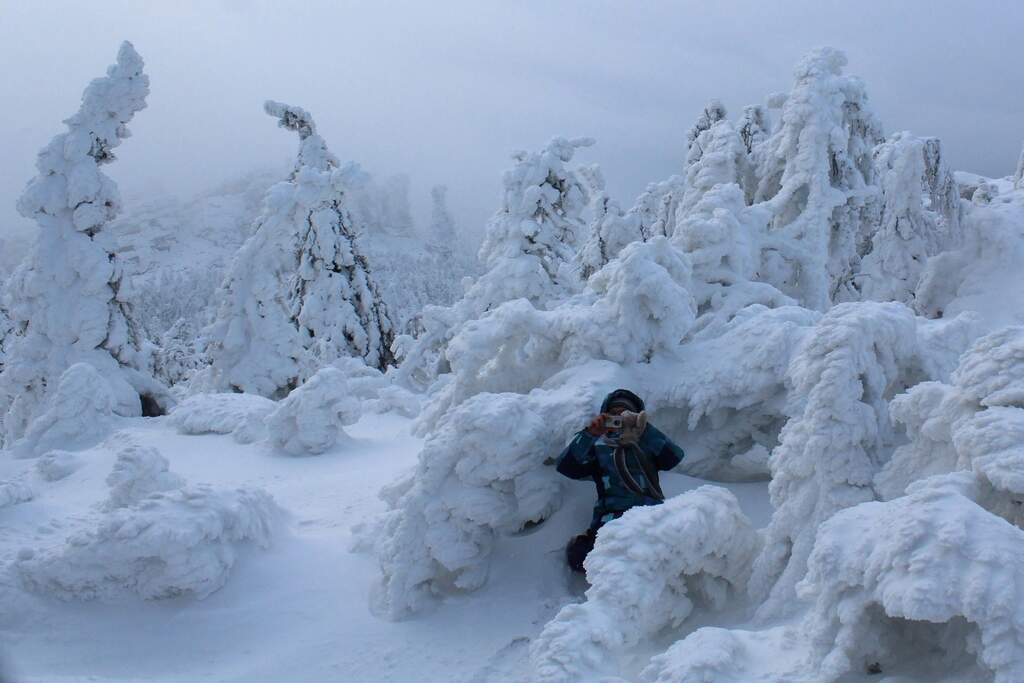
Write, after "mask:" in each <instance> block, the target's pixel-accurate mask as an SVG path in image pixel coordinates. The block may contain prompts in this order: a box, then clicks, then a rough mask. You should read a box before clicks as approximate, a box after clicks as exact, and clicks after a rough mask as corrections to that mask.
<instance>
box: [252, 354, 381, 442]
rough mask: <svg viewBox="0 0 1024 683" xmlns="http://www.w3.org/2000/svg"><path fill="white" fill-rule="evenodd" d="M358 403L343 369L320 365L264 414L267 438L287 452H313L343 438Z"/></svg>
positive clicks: (359, 410)
mask: <svg viewBox="0 0 1024 683" xmlns="http://www.w3.org/2000/svg"><path fill="white" fill-rule="evenodd" d="M361 414H362V406H361V405H360V402H359V400H358V399H357V398H355V397H354V396H353V395H352V394H351V392H350V391H349V386H348V382H347V378H346V375H345V373H344V372H342V371H341V370H340V369H338V368H336V367H326V368H323V369H321V370H319V371H317V373H316V374H315V375H313V376H312V377H311V378H310V379H309V381H307V382H306V383H305V384H303V385H302V386H301V387H299V388H298V389H296V390H295V391H293V392H292V393H290V394H289V395H288V398H286V399H284V400H283V401H281V402H280V403H279V404H278V406H277V408H276V409H275V410H274V412H272V413H270V415H268V416H267V430H268V431H269V434H270V442H271V443H272V444H273V445H274V446H275V447H277V448H280V449H281V450H283V451H285V452H286V453H289V454H291V455H317V454H320V453H323V452H324V451H327V450H329V449H330V448H332V447H334V445H335V444H336V443H338V441H339V440H340V439H345V438H347V435H346V434H345V430H344V429H343V427H345V426H346V425H350V424H353V423H355V422H356V421H357V420H358V419H359V416H360V415H361Z"/></svg>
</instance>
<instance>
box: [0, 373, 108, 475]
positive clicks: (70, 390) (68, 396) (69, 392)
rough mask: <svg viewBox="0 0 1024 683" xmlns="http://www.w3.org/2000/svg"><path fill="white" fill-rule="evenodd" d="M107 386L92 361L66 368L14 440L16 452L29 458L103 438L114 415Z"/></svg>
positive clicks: (92, 444)
mask: <svg viewBox="0 0 1024 683" xmlns="http://www.w3.org/2000/svg"><path fill="white" fill-rule="evenodd" d="M107 386H108V385H107V383H106V381H104V378H103V377H102V376H101V375H100V373H99V372H97V370H96V368H95V367H93V366H92V365H91V364H89V363H75V364H74V365H72V366H71V367H69V368H68V369H67V370H65V371H64V373H63V374H62V375H61V376H60V382H59V383H58V384H57V390H56V391H54V392H52V393H51V394H50V396H49V398H48V399H47V401H46V407H45V410H44V411H43V412H41V413H39V414H38V416H37V417H36V418H35V419H34V420H32V422H31V423H29V426H28V429H26V430H25V435H24V436H23V437H22V438H21V439H19V440H18V441H17V442H15V444H14V446H13V450H14V452H15V454H17V455H20V456H22V457H31V456H36V455H41V454H43V453H45V452H47V451H49V450H52V449H54V448H62V449H64V450H81V449H84V448H89V447H90V446H94V445H96V444H97V443H99V442H100V441H102V440H103V438H104V437H106V435H107V434H108V433H109V432H110V428H111V424H112V422H113V415H114V400H113V398H112V396H111V395H110V392H109V391H108V390H107Z"/></svg>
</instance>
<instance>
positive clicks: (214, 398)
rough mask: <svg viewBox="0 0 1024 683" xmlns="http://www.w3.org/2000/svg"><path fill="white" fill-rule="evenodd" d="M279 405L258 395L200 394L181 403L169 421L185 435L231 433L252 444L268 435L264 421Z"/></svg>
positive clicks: (240, 441)
mask: <svg viewBox="0 0 1024 683" xmlns="http://www.w3.org/2000/svg"><path fill="white" fill-rule="evenodd" d="M276 405H277V404H275V403H274V402H273V401H271V400H270V399H267V398H263V397H262V396H256V395H254V394H196V395H195V396H190V397H189V398H187V399H185V400H184V401H182V402H181V403H179V404H178V405H177V406H176V407H175V408H174V410H173V411H172V412H171V415H170V419H169V421H170V423H171V425H172V426H173V427H175V428H176V429H177V430H178V431H179V432H181V433H182V434H231V435H232V436H233V437H234V439H235V441H237V442H239V443H252V442H254V441H258V440H260V439H261V438H263V436H264V435H265V428H264V426H263V421H264V420H265V419H266V417H267V415H269V414H270V413H271V412H273V411H274V409H275V407H276Z"/></svg>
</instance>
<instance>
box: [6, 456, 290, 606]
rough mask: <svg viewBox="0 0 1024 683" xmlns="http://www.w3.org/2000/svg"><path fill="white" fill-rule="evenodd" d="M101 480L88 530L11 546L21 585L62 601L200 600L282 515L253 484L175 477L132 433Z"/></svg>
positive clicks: (262, 542) (265, 540) (263, 542)
mask: <svg viewBox="0 0 1024 683" xmlns="http://www.w3.org/2000/svg"><path fill="white" fill-rule="evenodd" d="M107 484H108V485H109V486H110V497H109V498H108V500H107V501H106V503H105V504H104V506H103V509H104V510H105V512H104V513H103V514H102V516H101V517H100V519H99V521H98V524H97V526H96V527H95V528H94V529H88V530H81V531H76V532H75V533H73V534H71V535H70V536H69V537H68V538H67V540H66V541H65V543H64V544H63V545H62V546H59V547H54V548H47V549H45V550H42V551H35V550H33V549H30V548H26V549H23V550H22V551H21V552H20V553H19V554H18V559H17V560H16V561H15V563H14V569H15V571H16V573H17V576H19V577H20V579H21V581H22V584H23V585H24V586H25V587H26V588H27V589H29V590H31V591H34V592H38V593H44V594H48V595H54V596H56V597H58V598H61V599H63V600H92V599H116V598H118V597H120V596H121V595H123V594H126V593H127V594H135V595H138V596H139V597H142V598H145V599H162V598H175V597H180V596H189V597H196V598H200V599H201V598H204V597H206V596H208V595H209V594H210V593H213V592H214V591H216V590H217V589H219V588H220V587H221V586H223V585H224V583H225V581H227V578H228V575H229V574H230V572H231V569H232V567H233V566H234V564H235V561H236V560H237V557H238V550H239V548H240V547H242V546H244V545H247V544H255V545H258V546H260V547H267V546H268V545H269V543H270V538H271V535H272V532H273V528H274V526H275V523H276V521H277V520H278V519H279V517H280V515H281V510H280V508H279V507H278V506H277V505H276V504H275V503H274V500H273V498H271V497H270V496H269V495H268V494H267V493H266V492H264V491H262V490H258V489H237V490H234V491H226V490H225V491H219V490H214V489H211V488H209V487H207V486H184V485H183V481H182V479H181V478H180V477H178V476H177V475H176V474H173V473H171V472H168V471H167V460H166V459H165V458H164V457H163V456H162V455H161V454H160V453H159V452H158V451H156V450H155V449H153V448H148V447H145V446H141V445H140V444H137V443H134V442H131V441H129V442H128V443H127V444H126V445H125V446H124V447H123V448H122V449H121V451H120V452H119V454H118V459H117V463H116V464H115V466H114V469H113V471H112V472H111V473H110V476H109V477H108V478H107Z"/></svg>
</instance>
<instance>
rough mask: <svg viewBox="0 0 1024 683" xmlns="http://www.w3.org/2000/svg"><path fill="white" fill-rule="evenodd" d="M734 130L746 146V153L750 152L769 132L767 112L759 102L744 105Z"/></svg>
mask: <svg viewBox="0 0 1024 683" xmlns="http://www.w3.org/2000/svg"><path fill="white" fill-rule="evenodd" d="M736 130H737V131H738V132H739V134H740V139H741V140H743V146H744V147H746V148H747V154H752V153H753V152H754V148H755V147H757V146H758V145H760V144H761V143H762V142H764V141H765V140H766V139H767V138H768V135H769V134H770V133H771V125H770V123H769V119H768V112H767V111H766V110H765V108H764V107H762V106H761V105H759V104H752V105H749V106H747V107H744V108H743V116H741V117H740V120H739V123H738V124H737V125H736Z"/></svg>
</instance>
